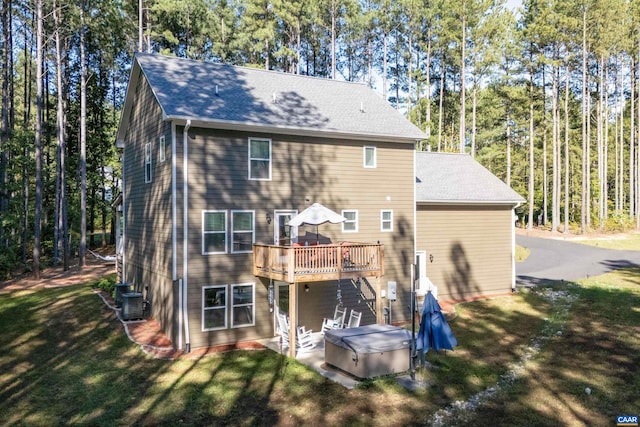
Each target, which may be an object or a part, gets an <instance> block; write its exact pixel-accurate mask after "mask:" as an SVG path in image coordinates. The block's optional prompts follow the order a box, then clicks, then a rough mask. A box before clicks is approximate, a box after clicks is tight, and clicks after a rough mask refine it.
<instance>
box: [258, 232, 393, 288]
mask: <svg viewBox="0 0 640 427" xmlns="http://www.w3.org/2000/svg"><path fill="white" fill-rule="evenodd" d="M253 274H254V275H256V276H259V277H268V278H271V279H274V280H282V281H285V282H289V283H294V282H314V281H325V280H340V279H345V278H355V277H379V276H382V275H384V247H383V245H380V244H369V243H353V242H342V243H335V244H328V245H316V246H275V245H262V244H254V245H253Z"/></svg>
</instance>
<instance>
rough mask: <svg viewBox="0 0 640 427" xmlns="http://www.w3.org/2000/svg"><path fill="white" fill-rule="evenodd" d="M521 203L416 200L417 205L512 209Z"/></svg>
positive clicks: (511, 201)
mask: <svg viewBox="0 0 640 427" xmlns="http://www.w3.org/2000/svg"><path fill="white" fill-rule="evenodd" d="M520 203H522V201H516V200H417V201H416V204H418V205H436V206H437V205H456V206H464V205H468V206H479V205H484V206H503V205H512V206H513V208H514V209H515V208H517V207H518V206H520Z"/></svg>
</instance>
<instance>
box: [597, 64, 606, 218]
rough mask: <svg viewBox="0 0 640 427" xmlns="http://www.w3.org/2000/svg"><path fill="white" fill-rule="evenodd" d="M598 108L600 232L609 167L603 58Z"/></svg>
mask: <svg viewBox="0 0 640 427" xmlns="http://www.w3.org/2000/svg"><path fill="white" fill-rule="evenodd" d="M598 88H599V90H598V92H599V96H598V106H597V108H596V110H597V111H596V116H597V127H596V134H597V137H596V139H597V141H596V147H597V152H598V193H599V194H598V222H599V228H600V230H603V229H604V206H605V203H606V199H605V188H604V183H605V173H606V170H607V166H606V165H605V163H604V136H603V135H604V128H605V126H606V122H605V120H604V109H605V108H604V91H605V90H606V86H605V81H604V58H603V57H602V56H601V57H600V59H599V61H598Z"/></svg>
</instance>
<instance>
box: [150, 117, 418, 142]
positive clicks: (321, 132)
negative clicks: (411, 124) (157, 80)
mask: <svg viewBox="0 0 640 427" xmlns="http://www.w3.org/2000/svg"><path fill="white" fill-rule="evenodd" d="M162 119H163V120H166V121H168V120H172V121H175V122H176V123H177V124H181V123H189V122H191V126H197V127H201V128H209V129H222V130H234V131H247V132H263V133H275V134H281V135H296V136H311V137H321V138H330V139H353V140H359V141H371V142H397V143H407V144H414V146H415V142H416V139H418V140H419V139H426V138H427V136H426V135H424V134H423V135H420V134H418V133H414V134H412V135H407V136H398V135H396V134H372V133H366V132H355V131H340V130H336V129H313V128H300V127H295V126H282V125H265V124H264V123H262V122H244V121H234V120H210V119H206V118H201V119H199V118H188V117H185V116H176V115H164V114H163V117H162Z"/></svg>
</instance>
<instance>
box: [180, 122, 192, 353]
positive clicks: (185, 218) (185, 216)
mask: <svg viewBox="0 0 640 427" xmlns="http://www.w3.org/2000/svg"><path fill="white" fill-rule="evenodd" d="M190 127H191V120H187V123H186V125H185V126H184V129H183V131H182V150H183V154H182V155H183V158H182V171H183V172H182V174H183V191H182V193H183V194H182V202H183V206H182V292H183V296H182V315H183V318H184V335H185V352H187V353H189V352H190V351H191V341H190V338H189V310H188V304H187V290H188V289H189V277H188V274H189V269H188V265H189V264H188V263H189V253H188V251H189V245H188V243H189V146H188V144H189V128H190Z"/></svg>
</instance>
